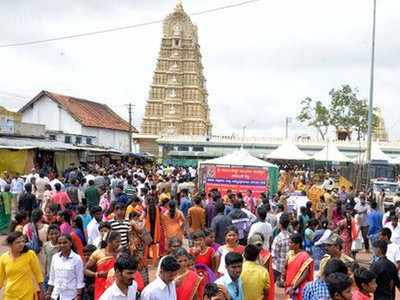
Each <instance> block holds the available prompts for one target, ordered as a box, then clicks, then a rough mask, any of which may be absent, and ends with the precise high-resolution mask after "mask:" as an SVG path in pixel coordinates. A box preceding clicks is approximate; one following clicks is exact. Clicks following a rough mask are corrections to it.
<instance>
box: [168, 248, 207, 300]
mask: <svg viewBox="0 0 400 300" xmlns="http://www.w3.org/2000/svg"><path fill="white" fill-rule="evenodd" d="M173 256H174V257H175V258H176V260H177V261H178V263H179V264H180V266H181V269H180V270H179V274H178V277H177V278H176V279H175V281H176V296H177V300H194V299H196V300H202V299H203V295H202V294H201V293H200V291H199V286H200V283H201V281H202V278H201V277H200V276H199V275H197V273H196V272H195V271H193V270H191V269H189V266H190V264H191V262H190V256H189V253H188V252H187V251H186V250H185V249H184V248H179V249H177V250H175V251H174V253H173Z"/></svg>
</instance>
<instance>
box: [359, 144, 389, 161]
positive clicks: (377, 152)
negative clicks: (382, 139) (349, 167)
mask: <svg viewBox="0 0 400 300" xmlns="http://www.w3.org/2000/svg"><path fill="white" fill-rule="evenodd" d="M366 160H367V151H365V152H364V153H363V154H360V155H359V156H358V157H356V158H355V159H354V160H353V161H354V162H361V163H365V162H366ZM371 160H380V161H387V162H388V163H390V164H392V163H394V161H393V160H392V159H391V158H390V156H389V155H387V154H385V153H384V152H383V151H382V150H381V148H380V147H379V145H378V144H376V143H372V145H371Z"/></svg>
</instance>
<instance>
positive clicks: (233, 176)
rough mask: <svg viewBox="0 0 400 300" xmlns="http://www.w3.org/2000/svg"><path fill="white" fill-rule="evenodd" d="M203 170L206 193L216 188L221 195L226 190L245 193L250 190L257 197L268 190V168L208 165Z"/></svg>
mask: <svg viewBox="0 0 400 300" xmlns="http://www.w3.org/2000/svg"><path fill="white" fill-rule="evenodd" d="M204 171H205V174H204V173H203V176H204V177H203V178H204V179H203V182H204V184H205V190H206V192H207V193H208V192H209V191H210V190H212V189H215V188H217V189H218V190H219V191H220V192H221V194H222V195H225V194H226V191H227V190H232V192H234V193H237V192H241V193H242V194H243V195H245V193H246V191H248V190H251V191H252V192H253V194H254V196H256V197H258V196H259V195H260V194H261V193H263V192H266V191H267V190H268V169H264V168H255V167H237V166H233V167H229V166H213V165H208V166H206V168H205V170H204Z"/></svg>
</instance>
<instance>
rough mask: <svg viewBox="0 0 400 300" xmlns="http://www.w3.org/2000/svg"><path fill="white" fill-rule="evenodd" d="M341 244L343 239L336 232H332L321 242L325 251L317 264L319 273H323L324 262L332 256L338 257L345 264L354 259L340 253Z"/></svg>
mask: <svg viewBox="0 0 400 300" xmlns="http://www.w3.org/2000/svg"><path fill="white" fill-rule="evenodd" d="M342 244H343V240H342V239H341V238H340V237H339V235H338V234H337V233H332V234H331V235H330V236H329V237H328V238H327V239H326V240H325V241H324V243H323V245H324V248H325V250H326V252H327V254H325V255H324V256H323V257H322V259H321V262H320V264H319V272H320V274H323V273H324V269H325V265H326V263H327V262H328V261H329V260H330V259H331V258H332V257H334V258H338V259H340V260H341V261H342V262H344V263H345V264H346V265H348V264H351V263H352V262H353V261H354V259H352V258H351V257H350V256H347V255H346V254H343V253H342Z"/></svg>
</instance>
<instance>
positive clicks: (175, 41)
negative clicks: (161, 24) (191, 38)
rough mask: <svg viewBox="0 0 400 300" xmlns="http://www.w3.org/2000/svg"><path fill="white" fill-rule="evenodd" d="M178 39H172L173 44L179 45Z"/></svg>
mask: <svg viewBox="0 0 400 300" xmlns="http://www.w3.org/2000/svg"><path fill="white" fill-rule="evenodd" d="M179 44H180V43H179V39H174V46H175V47H179Z"/></svg>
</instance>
